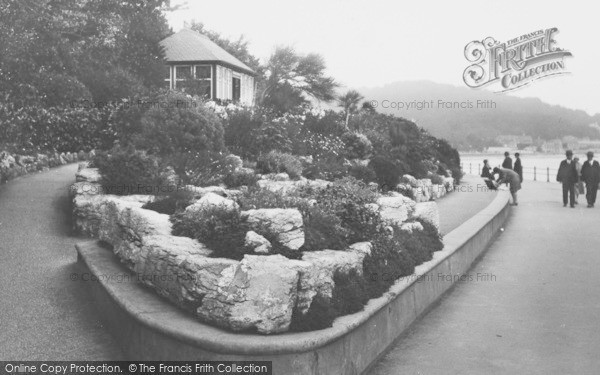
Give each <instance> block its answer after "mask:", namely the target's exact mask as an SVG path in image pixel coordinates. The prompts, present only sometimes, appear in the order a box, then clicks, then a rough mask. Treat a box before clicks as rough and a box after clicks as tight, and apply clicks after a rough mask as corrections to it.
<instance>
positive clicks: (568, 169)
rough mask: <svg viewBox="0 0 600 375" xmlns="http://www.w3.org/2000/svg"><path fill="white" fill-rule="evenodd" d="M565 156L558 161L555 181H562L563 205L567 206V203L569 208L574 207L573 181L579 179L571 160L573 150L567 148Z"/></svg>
mask: <svg viewBox="0 0 600 375" xmlns="http://www.w3.org/2000/svg"><path fill="white" fill-rule="evenodd" d="M566 156H567V158H566V159H565V160H563V161H561V162H560V167H559V168H558V174H557V175H556V181H558V182H560V183H562V188H563V189H562V190H563V206H564V207H567V203H569V204H570V205H571V208H574V207H575V183H576V182H577V181H579V176H578V173H577V168H576V166H575V162H574V161H573V151H571V150H567V152H566Z"/></svg>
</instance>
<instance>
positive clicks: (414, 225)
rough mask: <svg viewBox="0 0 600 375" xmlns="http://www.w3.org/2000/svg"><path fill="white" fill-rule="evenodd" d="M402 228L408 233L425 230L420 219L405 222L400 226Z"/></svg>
mask: <svg viewBox="0 0 600 375" xmlns="http://www.w3.org/2000/svg"><path fill="white" fill-rule="evenodd" d="M400 230H403V231H405V232H408V233H412V232H415V231H417V232H418V231H422V230H423V224H421V223H420V222H418V221H413V222H409V223H404V224H402V225H401V226H400Z"/></svg>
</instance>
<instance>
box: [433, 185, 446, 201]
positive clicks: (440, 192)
mask: <svg viewBox="0 0 600 375" xmlns="http://www.w3.org/2000/svg"><path fill="white" fill-rule="evenodd" d="M444 195H446V187H445V186H444V185H441V184H439V185H433V186H432V187H431V198H432V199H433V200H437V199H440V198H442V197H443V196H444Z"/></svg>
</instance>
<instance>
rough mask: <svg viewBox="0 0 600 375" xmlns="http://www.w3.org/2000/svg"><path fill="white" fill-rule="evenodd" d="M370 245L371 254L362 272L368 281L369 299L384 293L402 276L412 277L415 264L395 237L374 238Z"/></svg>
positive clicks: (364, 263) (366, 258)
mask: <svg viewBox="0 0 600 375" xmlns="http://www.w3.org/2000/svg"><path fill="white" fill-rule="evenodd" d="M371 243H372V244H373V247H372V249H371V254H369V255H367V256H366V257H365V259H364V261H363V272H364V275H365V279H366V280H368V283H367V291H368V294H369V297H370V298H377V297H379V296H381V295H382V294H383V293H385V292H386V291H387V290H388V289H389V288H390V286H392V285H393V284H394V282H395V281H396V280H397V279H399V278H400V277H403V276H408V275H412V274H413V272H414V271H415V262H414V260H413V259H412V257H411V256H410V255H409V254H408V252H407V251H406V249H404V248H403V247H402V244H401V243H400V242H399V241H398V239H397V238H395V237H390V236H387V235H383V234H382V235H379V236H376V237H375V238H374V239H373V240H372V241H371Z"/></svg>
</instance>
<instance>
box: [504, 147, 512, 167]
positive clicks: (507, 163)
mask: <svg viewBox="0 0 600 375" xmlns="http://www.w3.org/2000/svg"><path fill="white" fill-rule="evenodd" d="M502 168H505V169H513V164H512V159H511V158H510V154H509V153H508V151H506V152H505V153H504V161H503V162H502Z"/></svg>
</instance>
